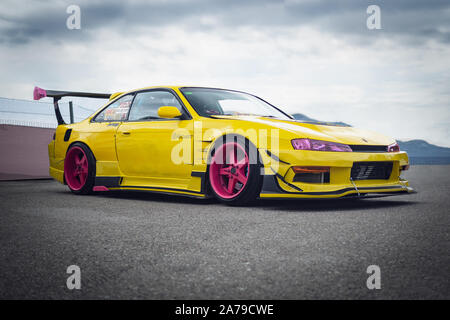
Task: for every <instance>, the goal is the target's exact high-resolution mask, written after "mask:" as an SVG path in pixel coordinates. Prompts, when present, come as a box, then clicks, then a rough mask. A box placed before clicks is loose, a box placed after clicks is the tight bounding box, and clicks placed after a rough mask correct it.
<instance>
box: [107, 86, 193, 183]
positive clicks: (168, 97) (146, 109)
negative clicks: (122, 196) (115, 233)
mask: <svg viewBox="0 0 450 320" xmlns="http://www.w3.org/2000/svg"><path fill="white" fill-rule="evenodd" d="M162 106H173V107H177V108H178V110H180V112H181V114H182V117H181V118H174V119H163V118H160V117H159V116H158V109H159V108H160V107H162ZM182 119H184V120H182ZM192 132H193V120H191V119H190V116H189V114H188V113H187V111H186V110H185V109H184V108H183V107H182V104H181V101H180V100H179V99H178V98H177V96H176V95H175V93H174V92H172V91H170V90H163V89H154V90H148V91H143V92H139V93H136V96H135V99H134V101H133V104H132V106H131V109H130V113H129V116H128V121H126V122H122V123H121V125H120V126H119V128H118V130H117V136H116V149H117V157H118V160H119V166H120V169H121V171H122V173H123V174H124V176H125V178H124V185H141V184H142V185H151V186H161V187H162V186H168V187H174V188H184V187H186V185H187V184H188V182H189V181H190V178H191V170H192V144H191V143H190V141H192V140H191V138H192ZM181 145H183V146H184V147H185V148H184V149H182V150H181V151H180V146H181Z"/></svg>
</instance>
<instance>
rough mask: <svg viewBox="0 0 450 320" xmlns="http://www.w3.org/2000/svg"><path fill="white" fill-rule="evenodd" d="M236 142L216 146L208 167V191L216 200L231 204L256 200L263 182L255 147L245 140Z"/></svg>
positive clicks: (234, 140) (242, 203)
mask: <svg viewBox="0 0 450 320" xmlns="http://www.w3.org/2000/svg"><path fill="white" fill-rule="evenodd" d="M238 140H239V139H233V140H232V141H226V142H223V143H220V144H219V145H216V147H215V148H214V150H213V154H212V155H211V160H210V164H209V166H208V178H209V185H210V189H211V191H212V192H213V194H214V195H215V197H216V198H217V199H219V200H220V201H222V202H225V203H227V204H230V205H244V204H248V203H251V202H252V201H253V200H255V199H256V197H257V196H258V195H259V193H260V192H261V186H262V180H263V176H262V175H261V172H260V171H261V170H260V167H261V166H260V164H259V161H258V159H259V157H258V154H257V150H256V148H255V147H254V146H253V145H252V144H251V143H249V141H248V140H244V141H243V139H240V140H241V141H238ZM251 152H253V155H255V156H251Z"/></svg>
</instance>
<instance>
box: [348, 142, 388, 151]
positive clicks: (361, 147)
mask: <svg viewBox="0 0 450 320" xmlns="http://www.w3.org/2000/svg"><path fill="white" fill-rule="evenodd" d="M350 148H351V149H352V151H353V152H388V146H368V145H357V144H352V145H350Z"/></svg>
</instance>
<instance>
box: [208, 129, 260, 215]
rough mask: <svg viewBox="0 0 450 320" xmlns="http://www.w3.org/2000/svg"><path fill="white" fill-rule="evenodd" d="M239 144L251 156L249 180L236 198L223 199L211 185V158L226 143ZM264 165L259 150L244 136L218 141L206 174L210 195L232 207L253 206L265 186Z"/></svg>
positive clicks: (229, 137) (234, 136) (209, 159)
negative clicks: (262, 171) (262, 170)
mask: <svg viewBox="0 0 450 320" xmlns="http://www.w3.org/2000/svg"><path fill="white" fill-rule="evenodd" d="M230 139H232V141H234V142H237V143H238V144H239V145H240V146H242V147H243V148H244V149H245V151H246V152H247V155H253V156H251V157H250V158H251V161H250V164H249V169H248V176H247V177H248V180H247V183H246V184H245V186H244V187H243V189H242V191H241V192H240V193H239V194H238V195H237V196H236V197H234V198H231V199H230V198H223V197H221V196H220V195H219V194H217V193H216V192H215V190H214V188H213V187H212V185H211V177H210V164H211V162H210V161H211V157H212V156H213V155H214V152H215V150H217V149H218V148H219V147H220V146H222V145H223V144H224V143H225V141H230ZM261 169H262V164H261V158H260V156H259V153H258V150H257V148H256V147H255V146H254V145H253V143H251V142H250V141H249V140H247V139H245V138H243V137H242V136H237V135H231V136H224V137H222V138H219V139H217V141H216V143H215V145H214V147H213V148H212V151H211V153H210V155H209V157H208V169H207V172H206V181H207V190H208V193H209V194H212V195H213V196H214V197H215V198H216V199H218V200H219V201H221V202H223V203H225V204H227V205H230V206H245V205H249V204H252V203H253V202H254V201H255V200H256V199H257V197H258V196H259V194H260V192H261V188H262V184H263V178H264V176H263V175H262V174H261Z"/></svg>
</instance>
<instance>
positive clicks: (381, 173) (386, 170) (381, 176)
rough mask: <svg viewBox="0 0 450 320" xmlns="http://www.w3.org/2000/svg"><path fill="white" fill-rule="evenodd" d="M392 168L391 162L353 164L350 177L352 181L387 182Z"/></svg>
mask: <svg viewBox="0 0 450 320" xmlns="http://www.w3.org/2000/svg"><path fill="white" fill-rule="evenodd" d="M392 167H393V162H392V161H377V162H354V163H353V167H352V171H351V177H352V179H353V180H387V179H389V177H390V176H391V172H392Z"/></svg>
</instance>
